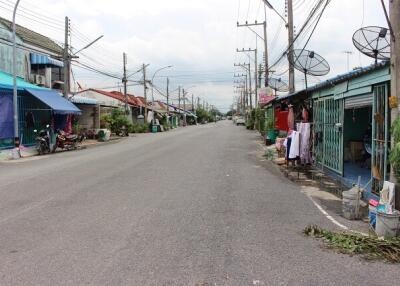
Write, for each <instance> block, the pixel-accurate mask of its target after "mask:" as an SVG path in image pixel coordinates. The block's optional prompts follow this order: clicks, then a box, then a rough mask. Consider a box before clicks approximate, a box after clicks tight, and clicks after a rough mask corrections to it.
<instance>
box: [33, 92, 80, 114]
mask: <svg viewBox="0 0 400 286" xmlns="http://www.w3.org/2000/svg"><path fill="white" fill-rule="evenodd" d="M25 90H26V91H27V92H29V93H30V94H32V95H33V96H34V97H36V98H37V99H39V100H40V101H42V102H43V103H45V104H46V105H48V106H49V107H50V108H51V109H53V112H54V113H55V114H81V111H80V110H79V108H78V107H76V106H75V105H74V104H73V103H71V102H69V101H68V100H66V99H65V98H64V97H62V96H61V95H60V94H59V93H58V92H56V91H54V90H51V89H48V90H47V89H32V88H26V89H25Z"/></svg>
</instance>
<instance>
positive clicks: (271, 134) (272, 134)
mask: <svg viewBox="0 0 400 286" xmlns="http://www.w3.org/2000/svg"><path fill="white" fill-rule="evenodd" d="M277 136H278V132H277V130H274V129H270V130H267V138H266V139H267V140H269V141H270V142H271V144H275V140H276V137H277Z"/></svg>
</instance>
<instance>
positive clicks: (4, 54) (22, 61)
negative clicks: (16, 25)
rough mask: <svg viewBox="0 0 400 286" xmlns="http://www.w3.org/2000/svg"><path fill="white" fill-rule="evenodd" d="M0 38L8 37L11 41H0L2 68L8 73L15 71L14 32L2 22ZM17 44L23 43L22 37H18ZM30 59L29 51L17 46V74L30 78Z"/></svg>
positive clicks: (0, 65)
mask: <svg viewBox="0 0 400 286" xmlns="http://www.w3.org/2000/svg"><path fill="white" fill-rule="evenodd" d="M0 38H2V39H6V40H7V41H9V42H10V43H3V42H0V70H1V71H4V72H6V73H10V74H12V73H13V65H12V58H13V48H12V44H11V42H12V33H11V32H9V31H8V28H6V27H5V26H4V25H2V24H1V23H0ZM16 39H17V44H22V41H21V39H20V38H18V37H16ZM29 72H30V61H29V52H28V51H25V50H22V49H18V48H17V76H19V77H22V78H24V79H25V80H29Z"/></svg>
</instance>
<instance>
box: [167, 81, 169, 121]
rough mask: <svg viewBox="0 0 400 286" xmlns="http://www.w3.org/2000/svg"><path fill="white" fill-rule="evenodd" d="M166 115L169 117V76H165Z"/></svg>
mask: <svg viewBox="0 0 400 286" xmlns="http://www.w3.org/2000/svg"><path fill="white" fill-rule="evenodd" d="M167 117H168V118H169V77H167ZM168 123H169V119H168Z"/></svg>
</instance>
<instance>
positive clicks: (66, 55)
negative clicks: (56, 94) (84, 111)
mask: <svg viewBox="0 0 400 286" xmlns="http://www.w3.org/2000/svg"><path fill="white" fill-rule="evenodd" d="M63 60H64V92H63V95H64V97H65V98H68V94H69V76H70V75H69V67H70V62H69V60H70V58H69V18H68V17H65V39H64V55H63Z"/></svg>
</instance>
